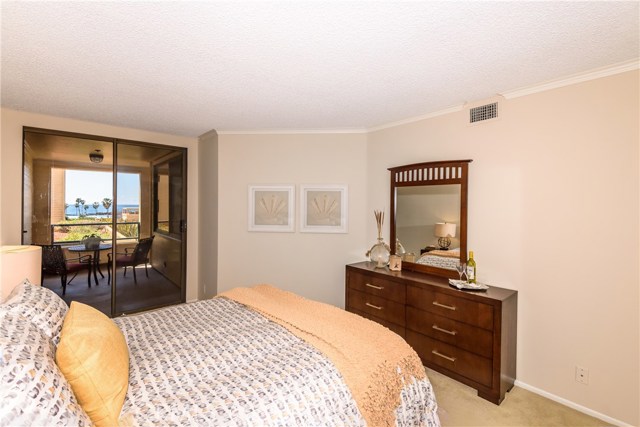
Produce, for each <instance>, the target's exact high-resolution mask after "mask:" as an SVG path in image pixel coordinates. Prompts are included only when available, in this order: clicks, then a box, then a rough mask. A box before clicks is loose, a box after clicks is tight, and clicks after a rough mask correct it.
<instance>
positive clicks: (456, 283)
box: [449, 279, 489, 291]
mask: <svg viewBox="0 0 640 427" xmlns="http://www.w3.org/2000/svg"><path fill="white" fill-rule="evenodd" d="M449 285H450V286H453V287H454V288H456V289H460V290H464V291H486V290H487V289H489V286H487V285H485V284H484V283H469V282H467V281H466V280H454V279H449Z"/></svg>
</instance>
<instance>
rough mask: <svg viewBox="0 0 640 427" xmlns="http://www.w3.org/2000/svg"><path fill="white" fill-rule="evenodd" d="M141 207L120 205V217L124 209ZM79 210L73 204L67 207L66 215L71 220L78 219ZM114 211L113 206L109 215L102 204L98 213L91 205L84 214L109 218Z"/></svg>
mask: <svg viewBox="0 0 640 427" xmlns="http://www.w3.org/2000/svg"><path fill="white" fill-rule="evenodd" d="M139 206H140V205H127V204H118V210H117V212H118V215H120V213H121V212H122V208H138V207H139ZM78 210H79V209H76V205H75V203H73V204H69V206H68V207H67V209H66V210H65V211H64V215H65V216H67V217H69V218H77V217H78V213H79V212H78ZM112 211H113V206H111V207H110V208H109V212H108V213H107V210H106V209H105V208H104V206H102V204H100V206H98V211H97V213H96V210H95V209H93V205H89V207H88V208H87V211H86V212H84V210H82V213H86V215H87V216H96V215H97V216H100V217H109V216H111V213H112Z"/></svg>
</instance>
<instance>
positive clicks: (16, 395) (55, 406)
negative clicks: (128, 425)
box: [0, 285, 91, 426]
mask: <svg viewBox="0 0 640 427" xmlns="http://www.w3.org/2000/svg"><path fill="white" fill-rule="evenodd" d="M30 286H33V285H30ZM0 349H1V351H0V384H2V386H1V387H0V408H1V410H0V425H2V426H72V425H73V426H89V425H91V420H90V419H89V417H88V416H87V414H86V413H85V412H84V410H83V409H82V407H81V406H80V405H79V404H78V401H77V399H76V397H75V395H74V394H73V390H72V389H71V386H70V385H69V383H68V382H67V380H66V378H65V377H64V375H62V372H60V369H58V365H56V362H55V359H54V356H55V348H54V345H53V342H52V341H51V339H50V338H49V337H48V336H46V335H45V334H44V333H43V332H42V330H41V329H40V328H38V326H36V325H35V324H34V323H32V322H30V321H29V319H27V318H25V317H24V316H22V315H20V314H18V313H11V312H7V311H0Z"/></svg>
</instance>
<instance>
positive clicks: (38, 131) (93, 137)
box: [20, 126, 188, 317]
mask: <svg viewBox="0 0 640 427" xmlns="http://www.w3.org/2000/svg"><path fill="white" fill-rule="evenodd" d="M27 133H35V134H42V135H51V136H62V137H69V138H77V139H86V140H91V141H100V142H107V143H111V144H112V145H113V164H112V167H111V173H112V176H113V194H112V196H113V204H112V206H113V209H115V212H116V214H115V215H114V214H112V217H111V223H110V224H111V226H112V228H113V230H117V203H118V201H117V188H118V187H117V184H118V178H117V175H118V161H117V155H118V145H134V146H141V147H151V148H157V149H166V150H177V151H180V153H181V155H182V159H183V162H182V167H183V169H182V170H183V174H182V182H183V187H182V188H183V190H182V197H183V199H182V209H181V216H182V222H181V227H180V228H181V230H180V234H181V247H180V249H181V250H180V253H181V255H180V256H181V259H180V265H181V269H180V277H181V283H180V303H184V302H185V301H186V265H187V263H186V261H187V233H186V218H187V151H188V150H187V148H186V147H177V146H171V145H166V144H155V143H151V142H143V141H135V140H128V139H121V138H113V137H106V136H101V135H92V134H85V133H78V132H69V131H62V130H57V129H45V128H37V127H31V126H23V128H22V174H21V175H22V178H21V182H22V188H21V200H20V202H21V206H20V210H21V219H20V222H21V227H22V228H21V230H22V233H21V243H22V244H26V242H25V235H26V233H27V230H26V224H25V174H24V167H25V160H26V159H25V140H26V134H27ZM150 164H151V168H152V169H153V162H150ZM49 197H51V194H50V193H49ZM155 203H156V201H153V204H155ZM154 210H155V208H154ZM152 216H155V213H153V212H152ZM30 228H32V226H30ZM154 232H155V229H153V227H152V229H151V233H152V234H153V233H154ZM116 238H117V234H116V233H115V232H114V233H112V236H111V245H112V249H111V251H112V252H111V253H112V257H111V258H112V263H111V269H112V271H113V272H114V274H113V277H112V285H111V317H116V316H120V315H125V314H130V313H136V312H140V311H147V310H153V309H156V308H160V307H164V306H167V305H171V304H162V305H158V306H145V307H144V308H142V309H139V310H132V311H127V312H118V311H116V286H117V279H116V274H115V271H116V269H115V263H116V260H115V258H116V257H115V250H116ZM31 243H32V242H29V244H31ZM52 243H53V242H52Z"/></svg>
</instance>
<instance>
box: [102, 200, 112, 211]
mask: <svg viewBox="0 0 640 427" xmlns="http://www.w3.org/2000/svg"><path fill="white" fill-rule="evenodd" d="M112 203H113V200H111V199H110V198H108V197H105V198H104V199H102V206H104V208H105V209H106V210H107V213H109V208H110V207H111V204H112Z"/></svg>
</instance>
